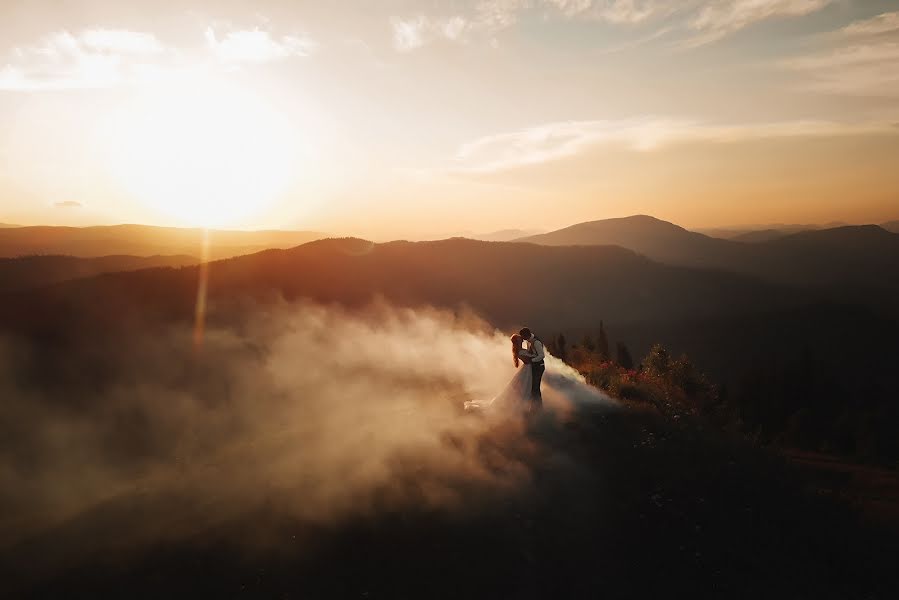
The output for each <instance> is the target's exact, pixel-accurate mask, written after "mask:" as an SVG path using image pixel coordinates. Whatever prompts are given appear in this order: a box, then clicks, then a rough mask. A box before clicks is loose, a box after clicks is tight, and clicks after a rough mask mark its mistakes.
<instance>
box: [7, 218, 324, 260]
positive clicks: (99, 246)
mask: <svg viewBox="0 0 899 600" xmlns="http://www.w3.org/2000/svg"><path fill="white" fill-rule="evenodd" d="M322 237H324V236H323V235H322V234H320V233H315V232H311V231H280V230H278V231H236V230H235V231H232V230H215V231H212V232H210V240H211V245H210V256H211V258H213V259H216V258H227V257H229V256H236V255H239V254H250V253H253V252H258V251H260V250H265V249H266V248H289V247H292V246H297V245H299V244H304V243H306V242H308V241H311V240H315V239H320V238H322ZM202 240H203V231H202V230H200V229H184V228H177V227H152V226H148V225H110V226H94V227H56V226H31V227H14V228H5V229H0V257H15V256H23V255H32V254H54V255H66V256H77V257H84V258H87V257H100V256H111V255H130V256H159V255H187V256H199V255H200V253H201V246H202Z"/></svg>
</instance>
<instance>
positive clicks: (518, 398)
mask: <svg viewBox="0 0 899 600" xmlns="http://www.w3.org/2000/svg"><path fill="white" fill-rule="evenodd" d="M518 356H519V357H520V358H530V357H531V356H532V355H531V354H529V353H528V351H527V350H524V349H522V350H519V352H518ZM533 380H534V374H533V372H532V371H531V365H530V364H528V363H524V362H523V363H521V364H520V365H519V366H518V370H517V371H516V372H515V375H513V376H512V379H511V380H510V381H509V383H508V384H507V385H506V387H505V389H504V390H503V391H502V392H500V393H499V395H498V396H496V397H495V398H493V399H492V400H487V401H486V402H484V401H480V400H472V401H470V402H466V403H465V410H466V411H484V412H490V413H514V412H522V411H525V410H527V409H528V408H529V404H528V400H529V397H530V395H531V382H532V381H533Z"/></svg>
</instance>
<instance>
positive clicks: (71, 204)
mask: <svg viewBox="0 0 899 600" xmlns="http://www.w3.org/2000/svg"><path fill="white" fill-rule="evenodd" d="M53 206H54V207H56V208H81V207H83V206H84V205H83V204H82V203H80V202H78V201H76V200H63V201H62V202H54V203H53Z"/></svg>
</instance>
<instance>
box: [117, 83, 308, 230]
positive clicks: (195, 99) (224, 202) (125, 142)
mask: <svg viewBox="0 0 899 600" xmlns="http://www.w3.org/2000/svg"><path fill="white" fill-rule="evenodd" d="M115 130H116V132H115V134H114V138H115V144H114V146H115V155H114V156H113V158H112V162H113V164H114V168H115V171H116V175H117V176H118V178H119V179H120V180H121V181H122V183H123V184H124V185H125V187H126V188H127V189H128V190H129V192H130V193H132V194H133V195H135V196H136V197H138V198H139V199H140V200H141V201H142V202H144V203H146V204H147V205H148V206H149V207H150V208H152V209H153V210H156V211H159V212H160V213H164V214H165V215H167V216H169V217H171V218H174V219H177V220H178V221H179V222H182V223H185V224H190V225H194V226H200V227H213V226H224V225H228V226H234V225H240V223H241V221H242V220H243V219H245V218H247V217H249V216H251V215H256V214H258V213H260V212H261V211H263V210H264V209H265V208H266V207H267V206H268V205H269V204H271V202H272V201H273V200H274V199H275V198H277V196H278V195H279V194H281V193H283V192H284V191H285V189H286V187H287V184H288V183H289V181H290V178H291V176H292V174H293V173H292V171H293V170H294V168H293V167H294V164H293V163H294V158H295V156H296V153H295V143H296V141H295V139H294V136H292V135H291V133H290V126H289V123H288V122H287V120H286V119H285V118H284V117H283V116H282V115H281V114H279V113H278V112H277V111H276V110H274V109H273V108H272V107H271V106H270V105H268V104H267V103H266V102H264V101H263V100H262V99H261V98H260V97H258V96H255V95H253V94H251V93H247V92H245V91H242V90H238V89H234V88H226V87H223V86H215V85H204V86H193V87H186V88H185V87H179V89H177V90H176V91H175V92H173V93H169V94H165V95H162V94H158V95H153V96H144V97H142V98H141V99H140V100H139V101H138V102H137V104H136V105H135V106H134V107H133V108H132V109H131V110H129V111H128V112H127V113H125V114H122V115H120V118H119V119H117V120H116V124H115Z"/></svg>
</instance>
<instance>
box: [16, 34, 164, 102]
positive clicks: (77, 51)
mask: <svg viewBox="0 0 899 600" xmlns="http://www.w3.org/2000/svg"><path fill="white" fill-rule="evenodd" d="M165 52H166V48H165V47H164V46H163V44H162V43H161V42H160V41H159V40H158V39H157V38H156V37H155V36H153V35H152V34H149V33H143V32H136V31H126V30H112V29H90V30H87V31H84V32H82V33H80V34H77V35H75V34H72V33H69V32H68V31H60V32H56V33H53V34H50V35H48V36H45V37H44V38H43V39H41V40H40V41H39V42H38V43H37V44H34V45H31V46H24V47H22V46H20V47H16V48H14V49H13V50H12V52H11V56H10V61H9V62H8V63H7V64H6V65H4V66H3V67H2V68H0V90H12V91H30V90H45V89H72V88H100V87H109V86H112V85H116V84H117V83H120V82H121V81H123V80H135V79H142V78H146V77H150V76H152V74H153V71H154V66H155V65H156V64H158V61H159V59H160V55H163V54H165Z"/></svg>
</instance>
